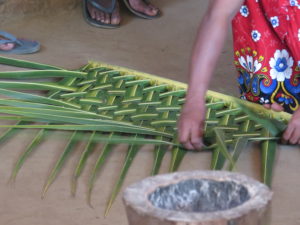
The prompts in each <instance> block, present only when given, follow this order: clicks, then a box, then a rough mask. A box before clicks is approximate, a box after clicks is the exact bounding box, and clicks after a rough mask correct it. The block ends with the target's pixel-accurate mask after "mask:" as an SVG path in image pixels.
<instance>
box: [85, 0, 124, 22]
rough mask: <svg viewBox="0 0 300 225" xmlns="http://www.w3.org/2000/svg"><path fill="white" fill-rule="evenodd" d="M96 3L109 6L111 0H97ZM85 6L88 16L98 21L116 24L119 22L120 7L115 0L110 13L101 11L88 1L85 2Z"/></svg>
mask: <svg viewBox="0 0 300 225" xmlns="http://www.w3.org/2000/svg"><path fill="white" fill-rule="evenodd" d="M98 3H99V4H101V5H102V6H103V7H107V8H109V7H110V6H111V0H98ZM87 8H88V11H89V14H90V16H91V17H92V18H93V19H94V20H97V21H100V22H101V23H105V24H113V25H118V24H120V22H121V16H120V7H119V3H118V2H116V7H115V9H114V11H113V12H112V13H106V12H103V11H101V10H99V9H97V8H95V7H94V6H92V5H91V4H89V3H88V4H87Z"/></svg>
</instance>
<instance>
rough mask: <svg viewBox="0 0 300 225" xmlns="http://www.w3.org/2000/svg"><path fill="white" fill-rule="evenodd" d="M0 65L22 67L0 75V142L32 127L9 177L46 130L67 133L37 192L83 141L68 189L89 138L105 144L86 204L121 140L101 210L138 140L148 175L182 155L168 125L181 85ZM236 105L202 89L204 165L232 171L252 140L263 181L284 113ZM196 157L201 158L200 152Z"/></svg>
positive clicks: (98, 69)
mask: <svg viewBox="0 0 300 225" xmlns="http://www.w3.org/2000/svg"><path fill="white" fill-rule="evenodd" d="M0 63H1V64H5V65H10V66H15V67H22V68H26V70H21V71H13V72H11V71H10V72H0V79H1V82H0V95H1V98H0V113H1V120H12V121H15V124H14V125H0V127H1V128H5V129H6V130H5V131H4V132H3V133H2V135H1V136H0V143H3V142H4V141H7V140H8V139H9V138H13V136H14V134H15V133H17V132H22V130H24V129H26V130H30V129H38V130H39V132H38V133H37V134H36V136H35V137H34V139H33V140H32V142H31V143H30V144H29V145H28V146H27V147H25V149H24V152H23V154H22V155H21V157H20V158H19V160H18V161H17V163H16V165H15V166H14V169H13V172H12V175H11V179H12V180H14V179H15V178H16V176H17V173H18V171H19V170H20V168H21V167H22V165H23V164H24V163H25V161H26V159H27V157H28V156H30V154H32V152H33V151H34V150H35V149H36V148H37V146H38V145H40V144H42V142H43V140H45V138H46V136H47V135H48V134H49V132H55V131H56V130H63V131H65V132H71V135H70V136H68V138H69V140H68V143H67V145H66V147H65V148H64V149H62V151H61V156H60V158H59V159H58V161H57V162H56V164H55V165H54V167H53V169H52V172H51V173H50V175H49V176H48V178H47V180H46V183H45V186H44V188H43V196H44V195H45V194H46V192H47V190H48V188H49V187H50V185H51V184H52V182H53V181H54V180H55V178H56V177H57V175H58V174H59V172H60V170H61V169H62V168H63V166H64V163H65V161H66V159H67V158H68V157H69V156H70V155H71V154H72V151H73V149H74V147H75V146H76V145H77V144H78V143H79V142H84V143H85V148H84V149H83V150H82V153H81V156H80V160H79V161H78V163H77V166H76V169H75V171H74V175H73V177H72V178H71V179H72V190H71V192H72V194H75V192H76V184H77V179H78V177H79V176H80V175H81V172H82V171H83V168H84V167H85V165H86V163H87V159H88V157H89V156H90V154H91V153H92V151H93V149H94V148H95V146H96V145H97V143H99V142H102V143H105V145H104V147H103V149H102V151H101V153H100V155H99V157H98V159H97V161H96V163H95V165H94V169H93V170H92V172H91V175H90V179H89V184H88V187H89V191H88V199H89V201H90V198H91V193H92V189H93V186H94V183H95V179H96V177H97V176H96V175H97V173H98V172H99V170H100V169H101V167H102V166H103V164H104V163H105V161H106V159H107V157H108V155H109V153H110V152H111V151H113V149H114V147H115V145H116V144H119V143H127V144H128V150H127V156H126V159H125V161H124V166H123V168H122V171H121V172H120V176H119V179H118V180H117V181H116V184H115V187H114V189H113V190H112V194H111V197H110V200H109V203H108V206H107V210H106V213H107V212H108V211H109V209H110V207H111V205H112V203H113V201H114V200H115V198H116V196H117V194H118V192H119V191H120V188H121V186H122V183H123V181H124V178H125V176H126V174H127V172H128V169H129V167H130V165H131V164H132V162H133V159H134V157H135V156H136V155H137V154H138V152H139V149H140V148H141V146H142V145H144V144H153V146H154V147H153V151H154V153H155V154H154V160H153V168H152V171H151V175H155V174H157V173H158V172H159V169H160V166H161V164H162V163H163V158H164V155H165V153H166V151H167V150H168V149H170V148H171V150H170V151H171V153H172V160H171V164H170V171H176V170H177V169H178V167H179V165H180V163H181V161H182V159H183V158H184V156H185V154H189V152H188V151H186V150H185V149H184V148H183V147H182V146H181V145H180V144H179V143H178V141H177V137H176V135H177V127H176V123H177V120H178V118H179V115H180V110H181V107H182V105H183V104H184V102H185V94H186V85H185V84H182V83H179V82H176V81H172V80H168V79H163V78H160V77H156V76H153V75H149V74H145V73H140V72H137V71H133V70H129V69H126V68H120V67H116V66H111V65H107V64H102V63H93V62H91V63H89V64H88V65H86V66H84V67H82V68H81V69H79V70H76V71H69V70H64V69H62V68H59V67H55V66H49V65H44V64H38V63H33V62H27V61H22V60H15V59H9V58H3V57H0ZM37 78H38V81H37V80H36V79H37ZM241 102H242V101H240V100H239V99H236V98H234V97H230V96H226V95H223V94H219V93H216V92H212V91H209V92H208V93H207V97H206V107H207V114H206V121H205V125H204V129H205V135H204V142H205V145H206V147H205V148H204V150H205V151H211V152H212V160H211V169H215V170H221V169H223V168H225V169H229V170H233V169H234V168H235V163H236V161H237V160H238V158H239V156H240V154H241V153H242V151H243V149H245V146H246V145H247V143H248V142H250V141H260V142H261V143H262V145H261V154H262V162H261V163H262V180H263V182H265V183H266V184H268V185H271V178H272V169H273V164H274V158H275V154H276V141H277V139H278V137H279V135H280V132H282V131H283V129H284V126H285V124H286V123H287V121H288V120H289V118H290V115H289V114H286V113H274V112H271V111H268V110H265V109H264V108H263V107H261V106H259V105H256V104H252V103H248V102H243V103H241ZM66 137H67V136H66ZM197 157H201V153H199V154H198V155H197Z"/></svg>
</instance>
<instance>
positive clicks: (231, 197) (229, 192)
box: [148, 179, 250, 213]
mask: <svg viewBox="0 0 300 225" xmlns="http://www.w3.org/2000/svg"><path fill="white" fill-rule="evenodd" d="M249 199H250V194H249V192H248V190H247V188H245V187H244V186H243V185H241V184H238V183H236V182H233V181H216V180H209V179H188V180H184V181H180V182H178V183H175V184H170V185H167V186H161V187H158V188H156V189H155V190H154V191H153V192H152V193H150V194H149V195H148V200H149V201H150V203H151V204H152V205H153V206H154V207H156V208H160V209H166V210H174V211H180V212H194V213H200V212H203V213H204V212H217V211H223V210H228V209H232V208H234V207H237V206H240V205H242V204H244V203H245V202H247V201H248V200H249Z"/></svg>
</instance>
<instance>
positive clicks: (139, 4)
mask: <svg viewBox="0 0 300 225" xmlns="http://www.w3.org/2000/svg"><path fill="white" fill-rule="evenodd" d="M129 3H130V6H131V7H132V8H133V9H134V10H136V11H138V12H141V13H145V14H146V15H148V16H155V15H157V14H158V12H159V10H158V8H157V7H155V6H153V5H151V4H146V3H145V2H144V1H143V0H129Z"/></svg>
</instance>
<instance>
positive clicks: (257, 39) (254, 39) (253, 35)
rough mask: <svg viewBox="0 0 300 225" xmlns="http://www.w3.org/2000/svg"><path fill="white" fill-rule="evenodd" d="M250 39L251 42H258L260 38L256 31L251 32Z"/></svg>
mask: <svg viewBox="0 0 300 225" xmlns="http://www.w3.org/2000/svg"><path fill="white" fill-rule="evenodd" d="M251 37H252V39H253V41H255V42H257V41H259V39H260V37H261V33H259V32H258V30H253V31H252V32H251Z"/></svg>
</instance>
